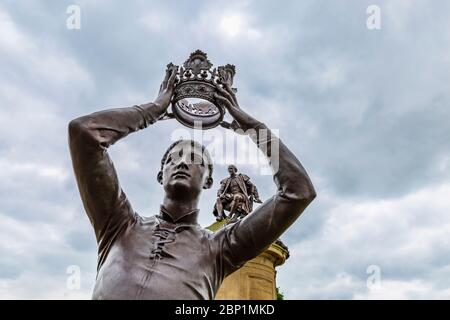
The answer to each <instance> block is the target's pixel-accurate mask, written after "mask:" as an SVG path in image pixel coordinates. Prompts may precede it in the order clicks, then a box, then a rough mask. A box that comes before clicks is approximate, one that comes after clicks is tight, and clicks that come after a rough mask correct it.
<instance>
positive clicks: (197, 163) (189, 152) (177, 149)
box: [158, 140, 213, 198]
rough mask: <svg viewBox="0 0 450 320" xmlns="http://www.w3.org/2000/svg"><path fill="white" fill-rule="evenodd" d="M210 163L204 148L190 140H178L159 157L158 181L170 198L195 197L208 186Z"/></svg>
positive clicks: (211, 168)
mask: <svg viewBox="0 0 450 320" xmlns="http://www.w3.org/2000/svg"><path fill="white" fill-rule="evenodd" d="M212 172H213V165H212V161H211V156H210V155H209V152H208V150H206V148H205V147H204V146H203V145H202V144H200V143H198V142H196V141H194V140H178V141H176V142H174V143H172V145H171V146H170V147H169V148H168V149H167V151H166V153H165V154H164V156H163V157H162V159H161V171H159V173H158V182H159V183H160V184H162V185H163V187H164V190H165V192H166V193H167V194H168V195H169V196H172V197H173V198H195V197H198V196H199V195H200V193H201V191H202V189H209V188H211V186H212V183H213V179H212Z"/></svg>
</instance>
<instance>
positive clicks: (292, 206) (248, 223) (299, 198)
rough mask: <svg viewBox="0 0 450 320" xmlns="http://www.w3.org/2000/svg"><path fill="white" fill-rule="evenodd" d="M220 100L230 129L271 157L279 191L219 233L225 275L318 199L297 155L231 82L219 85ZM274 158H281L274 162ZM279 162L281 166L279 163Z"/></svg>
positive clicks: (251, 256)
mask: <svg viewBox="0 0 450 320" xmlns="http://www.w3.org/2000/svg"><path fill="white" fill-rule="evenodd" d="M217 90H218V92H219V94H216V99H217V100H218V101H220V102H221V103H222V104H223V105H224V106H225V107H226V108H227V110H228V112H229V113H230V114H231V116H232V117H233V118H234V120H233V122H232V123H231V125H225V127H227V128H228V127H229V128H230V129H232V130H234V131H236V132H238V133H241V134H242V133H244V134H248V135H249V137H250V138H251V139H252V140H253V141H254V142H255V143H256V144H257V146H258V147H259V148H260V149H261V150H262V151H263V153H264V154H265V155H266V156H267V157H268V158H269V163H270V164H271V166H272V169H273V171H274V172H275V173H274V181H275V184H276V185H277V189H278V191H277V193H276V194H275V195H273V197H271V198H270V199H269V200H267V201H265V202H264V203H263V204H262V205H261V206H259V207H258V208H257V209H255V210H254V211H253V212H252V213H251V214H249V215H248V216H247V217H245V218H244V219H242V220H238V221H237V222H235V223H232V224H230V225H228V226H226V227H224V228H223V229H220V230H219V231H218V232H217V233H216V234H215V237H216V241H218V242H219V246H220V248H221V250H222V253H223V257H222V259H223V261H224V264H223V266H224V270H223V272H224V276H226V275H227V274H229V273H231V272H233V271H234V270H236V269H237V268H239V267H240V266H242V264H244V263H245V262H246V261H248V260H250V259H252V258H254V257H256V256H257V255H259V254H260V253H261V252H263V251H264V250H265V249H266V248H267V247H268V246H270V244H272V243H273V242H274V241H276V240H277V239H278V238H279V237H280V236H281V234H282V233H283V232H284V231H286V229H287V228H288V227H289V226H290V225H291V224H292V223H293V222H294V221H295V220H296V219H297V218H298V217H299V216H300V214H301V213H302V212H303V211H304V210H305V208H306V207H307V206H308V205H309V204H310V203H311V201H312V200H313V199H314V198H315V196H316V193H315V190H314V187H313V185H312V183H311V180H310V178H309V176H308V174H307V173H306V171H305V169H304V168H303V166H302V165H301V163H300V161H299V160H298V159H297V157H296V156H295V155H294V154H293V153H292V152H291V151H290V150H289V149H288V148H287V147H286V146H285V145H284V143H283V142H282V141H281V140H279V138H278V137H276V136H275V135H274V134H272V133H271V131H270V130H269V129H268V128H267V127H266V126H265V125H264V124H263V123H261V122H260V121H258V120H256V119H255V118H253V117H252V116H250V115H249V114H247V113H246V112H245V111H243V110H242V109H241V108H240V107H239V104H238V102H237V99H236V95H235V93H234V92H233V90H231V88H230V87H229V86H228V85H225V86H224V88H222V87H220V86H217ZM273 157H278V158H277V159H276V161H275V162H274V161H273V160H274V159H273ZM275 163H277V164H278V165H277V166H275Z"/></svg>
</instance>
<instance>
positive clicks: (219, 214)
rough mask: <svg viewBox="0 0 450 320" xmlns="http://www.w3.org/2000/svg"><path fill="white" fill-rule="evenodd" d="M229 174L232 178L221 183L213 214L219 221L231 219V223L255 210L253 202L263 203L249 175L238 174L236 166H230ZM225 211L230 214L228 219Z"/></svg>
mask: <svg viewBox="0 0 450 320" xmlns="http://www.w3.org/2000/svg"><path fill="white" fill-rule="evenodd" d="M228 173H229V174H230V176H229V177H228V178H225V179H223V180H222V181H220V189H219V191H218V192H217V200H216V204H215V205H214V211H213V214H214V215H215V216H216V220H217V221H222V220H223V219H225V218H230V220H229V222H234V221H236V220H238V219H240V218H243V217H245V216H246V215H247V214H249V213H250V212H251V211H252V210H253V202H256V203H262V201H261V200H260V199H259V195H258V189H256V186H255V185H254V184H253V183H252V182H251V181H250V178H249V177H248V176H247V175H245V174H237V168H236V166H235V165H232V164H231V165H229V166H228ZM224 210H227V211H229V212H230V214H229V216H228V217H227V215H226V214H225V212H224Z"/></svg>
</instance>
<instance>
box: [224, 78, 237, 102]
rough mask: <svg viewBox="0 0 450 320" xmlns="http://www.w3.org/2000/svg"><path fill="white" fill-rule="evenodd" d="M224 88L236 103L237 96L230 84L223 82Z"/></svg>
mask: <svg viewBox="0 0 450 320" xmlns="http://www.w3.org/2000/svg"><path fill="white" fill-rule="evenodd" d="M225 90H226V91H227V92H228V94H229V95H230V96H231V98H232V99H233V101H234V103H236V104H238V102H237V98H236V93H234V91H233V89H232V88H231V86H230V85H229V84H228V83H225Z"/></svg>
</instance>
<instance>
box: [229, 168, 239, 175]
mask: <svg viewBox="0 0 450 320" xmlns="http://www.w3.org/2000/svg"><path fill="white" fill-rule="evenodd" d="M236 172H237V170H236V167H235V166H228V173H229V174H231V175H232V174H235V173H236Z"/></svg>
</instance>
